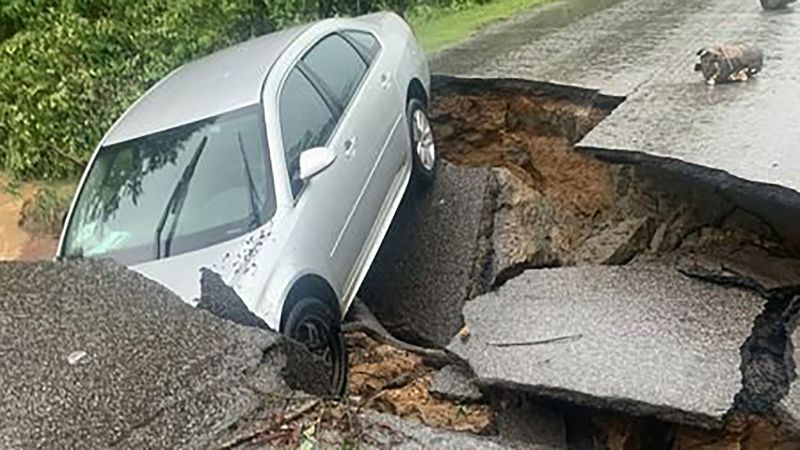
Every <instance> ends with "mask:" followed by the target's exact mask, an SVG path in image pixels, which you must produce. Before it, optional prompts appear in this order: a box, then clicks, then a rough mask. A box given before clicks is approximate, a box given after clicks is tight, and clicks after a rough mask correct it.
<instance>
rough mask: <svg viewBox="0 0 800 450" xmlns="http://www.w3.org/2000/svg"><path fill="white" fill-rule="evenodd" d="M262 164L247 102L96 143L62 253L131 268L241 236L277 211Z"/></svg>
mask: <svg viewBox="0 0 800 450" xmlns="http://www.w3.org/2000/svg"><path fill="white" fill-rule="evenodd" d="M268 158H269V157H268V152H267V142H266V136H265V132H264V120H263V115H262V113H261V111H260V108H258V107H255V106H254V107H248V108H244V109H241V110H237V111H235V112H231V113H226V114H223V115H220V116H217V117H213V118H210V119H205V120H202V121H199V122H195V123H191V124H188V125H183V126H180V127H177V128H173V129H170V130H167V131H162V132H159V133H155V134H151V135H147V136H144V137H141V138H137V139H134V140H130V141H125V142H122V143H118V144H113V145H110V146H107V147H102V148H101V149H100V151H99V152H98V154H97V157H96V158H95V159H94V162H93V163H92V167H91V169H90V171H89V174H88V176H87V177H86V182H85V183H84V185H83V188H82V190H81V193H80V195H79V197H78V202H77V204H76V206H75V210H74V212H73V214H72V218H71V220H70V223H69V225H68V231H67V234H66V237H65V242H64V251H63V256H66V257H110V258H113V259H116V260H118V261H119V262H121V263H123V264H135V263H139V262H144V261H149V260H152V259H157V258H163V257H167V256H171V255H176V254H179V253H184V252H188V251H192V250H196V249H199V248H203V247H207V246H209V245H213V244H216V243H219V242H222V241H225V240H229V239H233V238H235V237H238V236H241V235H242V234H244V233H246V232H248V231H250V230H252V229H253V228H255V227H257V226H259V225H262V224H264V223H265V222H267V221H268V220H269V219H270V218H271V217H272V215H273V214H274V213H275V193H274V190H273V180H272V173H271V170H270V163H269V159H268Z"/></svg>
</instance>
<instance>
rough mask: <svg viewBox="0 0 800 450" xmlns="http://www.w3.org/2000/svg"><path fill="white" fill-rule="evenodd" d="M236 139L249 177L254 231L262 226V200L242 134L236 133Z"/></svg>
mask: <svg viewBox="0 0 800 450" xmlns="http://www.w3.org/2000/svg"><path fill="white" fill-rule="evenodd" d="M236 139H237V140H238V141H239V152H240V153H241V154H242V162H243V163H244V171H245V175H247V191H248V192H247V193H248V195H249V197H250V229H251V230H253V229H255V228H256V227H257V226H259V225H261V214H260V212H259V209H260V208H259V205H260V204H261V200H260V199H259V198H258V192H257V191H256V184H255V183H254V182H253V172H251V171H250V163H249V162H248V161H247V154H245V152H244V143H243V142H242V133H238V132H237V133H236Z"/></svg>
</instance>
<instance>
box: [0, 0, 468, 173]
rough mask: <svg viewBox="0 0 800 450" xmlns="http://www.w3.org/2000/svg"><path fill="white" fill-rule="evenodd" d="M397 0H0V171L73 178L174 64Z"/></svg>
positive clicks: (399, 4)
mask: <svg viewBox="0 0 800 450" xmlns="http://www.w3.org/2000/svg"><path fill="white" fill-rule="evenodd" d="M423 1H426V2H430V3H431V4H441V3H446V2H453V3H456V2H457V3H461V2H464V1H469V0H423ZM407 7H408V0H137V1H135V2H132V1H129V0H0V87H2V92H3V95H2V96H1V97H0V170H4V171H6V172H7V173H8V174H9V175H11V176H12V177H17V178H20V179H53V178H64V177H71V176H75V175H76V174H78V173H79V172H80V170H81V169H82V166H83V164H84V162H85V161H86V160H87V159H88V157H89V155H90V154H91V152H92V150H93V149H94V147H95V145H96V143H97V142H98V141H99V139H100V138H101V136H102V134H103V132H104V131H105V130H106V129H108V127H109V126H111V124H112V123H113V121H114V120H115V119H116V118H117V117H118V116H119V115H120V114H121V113H122V112H123V111H124V109H125V108H126V107H127V106H128V105H130V104H131V103H132V102H133V101H134V100H135V99H136V98H137V97H138V96H140V95H141V94H142V92H144V91H145V90H146V89H147V88H148V87H149V86H151V85H152V84H153V83H154V82H156V81H158V80H159V79H161V78H162V77H164V76H165V75H166V74H168V73H169V72H170V71H171V70H173V69H175V68H176V67H178V66H180V65H181V64H183V63H185V62H187V61H190V60H192V59H195V58H197V57H199V56H201V55H204V54H207V53H210V52H212V51H214V50H216V49H219V48H222V47H226V46H229V45H231V44H233V43H235V42H239V41H242V40H245V39H247V38H249V37H251V36H254V35H259V34H264V33H267V32H269V31H272V30H274V29H276V28H281V27H284V26H286V25H289V24H292V23H296V22H300V21H308V20H313V19H316V18H317V17H319V16H328V15H336V14H360V13H364V12H369V11H373V10H377V9H387V8H388V9H393V10H395V11H403V10H405V9H406V8H407Z"/></svg>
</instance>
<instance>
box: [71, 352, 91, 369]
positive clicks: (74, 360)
mask: <svg viewBox="0 0 800 450" xmlns="http://www.w3.org/2000/svg"><path fill="white" fill-rule="evenodd" d="M86 356H87V353H86V352H84V351H77V352H72V353H70V354H69V355H67V363H69V365H70V366H74V365H76V364H78V363H80V362H81V361H82V360H83V359H84V358H86Z"/></svg>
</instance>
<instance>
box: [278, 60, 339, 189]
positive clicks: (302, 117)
mask: <svg viewBox="0 0 800 450" xmlns="http://www.w3.org/2000/svg"><path fill="white" fill-rule="evenodd" d="M278 114H279V115H280V122H281V135H282V136H283V152H284V156H285V158H286V168H287V170H288V171H289V179H290V180H291V185H292V194H294V195H295V196H296V195H297V194H298V193H299V192H300V190H301V188H302V187H303V182H302V180H300V153H302V152H303V150H308V149H310V148H312V147H318V146H322V145H325V143H326V142H327V141H328V138H329V137H330V135H331V132H332V131H333V128H334V126H335V125H336V120H337V117H336V116H334V114H333V112H332V111H331V109H330V108H329V107H328V105H327V104H326V103H325V101H324V100H323V98H322V96H321V95H320V93H319V92H318V91H317V89H316V88H315V87H314V85H312V84H311V82H310V81H309V80H308V78H306V76H305V75H303V73H302V72H301V71H300V69H298V68H294V69H292V71H291V72H290V73H289V76H288V77H287V79H286V82H285V83H284V85H283V90H282V91H281V95H280V100H279V103H278Z"/></svg>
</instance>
